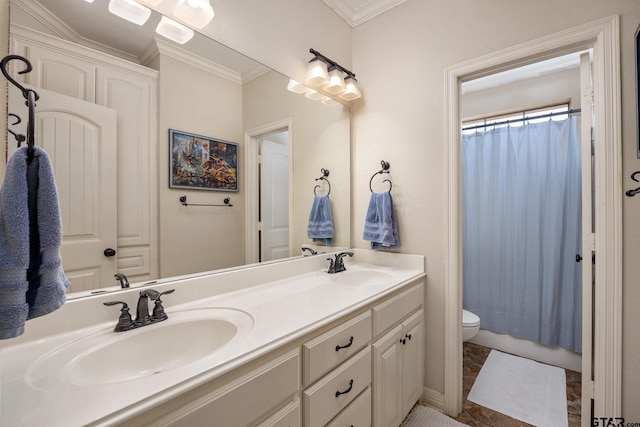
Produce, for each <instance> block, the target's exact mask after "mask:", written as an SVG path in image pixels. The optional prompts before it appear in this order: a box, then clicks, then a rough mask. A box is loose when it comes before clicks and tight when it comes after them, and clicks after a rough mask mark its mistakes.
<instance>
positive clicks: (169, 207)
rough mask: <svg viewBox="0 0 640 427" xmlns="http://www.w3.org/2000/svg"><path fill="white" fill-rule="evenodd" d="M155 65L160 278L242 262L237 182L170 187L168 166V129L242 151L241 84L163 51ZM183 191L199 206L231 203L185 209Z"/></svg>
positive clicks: (241, 204) (240, 201)
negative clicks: (232, 187)
mask: <svg viewBox="0 0 640 427" xmlns="http://www.w3.org/2000/svg"><path fill="white" fill-rule="evenodd" d="M159 67H160V69H159V71H160V77H159V79H158V99H159V101H160V102H159V111H158V123H159V133H158V136H159V137H158V144H159V146H158V172H159V173H158V186H159V189H158V203H159V205H158V206H159V220H160V224H159V225H160V227H159V233H160V236H159V242H160V244H159V252H160V257H159V258H160V277H170V276H176V275H181V274H187V273H194V272H199V271H207V270H213V269H217V268H224V267H231V266H236V265H240V264H244V223H243V220H242V218H243V215H244V202H243V200H244V193H243V192H242V189H243V185H244V184H243V183H242V180H241V179H240V181H239V187H240V190H241V191H240V192H238V193H235V192H220V191H204V190H184V189H178V188H169V167H168V165H169V146H168V133H169V129H176V130H180V131H185V132H189V133H194V134H198V135H204V136H209V137H213V138H218V139H223V140H226V141H232V142H236V143H239V144H240V145H239V152H240V153H242V150H243V148H242V147H243V143H244V142H243V138H244V136H243V135H244V134H243V131H242V86H241V85H240V84H238V83H234V82H231V81H229V80H226V79H222V78H220V77H216V76H214V75H213V74H211V73H209V72H207V71H204V70H202V69H200V68H196V67H193V66H190V65H188V64H186V63H184V62H182V61H178V60H176V59H173V58H171V57H169V56H165V55H162V56H161V57H160V61H159ZM219 99H224V100H225V102H219V101H218V100H219ZM166 100H171V102H166ZM240 159H241V162H242V156H240ZM242 168H243V164H242V163H241V164H240V170H243V169H242ZM240 178H242V177H240ZM182 195H186V196H187V200H188V201H189V202H191V203H203V204H222V201H223V199H224V198H225V197H230V198H231V204H233V207H231V208H229V207H208V206H186V207H185V206H182V204H181V203H180V202H179V199H180V196H182Z"/></svg>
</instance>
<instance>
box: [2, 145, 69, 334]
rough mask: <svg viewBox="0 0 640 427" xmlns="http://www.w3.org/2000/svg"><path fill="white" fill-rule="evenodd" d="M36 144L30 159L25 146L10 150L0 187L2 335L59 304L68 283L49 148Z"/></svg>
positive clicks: (20, 329)
mask: <svg viewBox="0 0 640 427" xmlns="http://www.w3.org/2000/svg"><path fill="white" fill-rule="evenodd" d="M34 149H35V154H34V157H33V161H32V162H31V164H30V165H27V161H26V159H27V147H22V148H20V149H18V150H17V151H16V152H15V153H14V154H13V155H12V156H11V158H10V159H9V162H8V163H7V169H6V172H5V177H4V183H3V185H2V188H0V339H6V338H13V337H16V336H19V335H21V334H22V333H24V324H25V321H26V320H28V319H33V318H35V317H39V316H43V315H45V314H48V313H50V312H52V311H54V310H56V309H58V308H60V307H61V306H62V305H63V304H64V303H65V301H66V289H67V287H68V286H69V281H68V280H67V278H66V277H65V275H64V272H63V270H62V264H61V259H60V244H61V243H62V223H61V220H60V210H59V206H58V193H57V189H56V185H55V179H54V175H53V169H52V168H51V163H50V161H49V157H48V156H47V154H46V153H45V152H44V151H43V150H42V149H40V148H38V147H35V148H34Z"/></svg>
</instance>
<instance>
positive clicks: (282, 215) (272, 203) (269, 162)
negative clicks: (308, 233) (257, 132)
mask: <svg viewBox="0 0 640 427" xmlns="http://www.w3.org/2000/svg"><path fill="white" fill-rule="evenodd" d="M260 187H261V191H260V212H261V221H260V225H261V238H262V239H261V240H262V244H261V245H260V246H261V252H262V255H261V261H271V260H274V259H280V258H286V257H288V256H289V148H288V147H287V146H286V145H283V144H279V143H276V142H272V141H269V140H267V139H263V140H262V145H261V173H260Z"/></svg>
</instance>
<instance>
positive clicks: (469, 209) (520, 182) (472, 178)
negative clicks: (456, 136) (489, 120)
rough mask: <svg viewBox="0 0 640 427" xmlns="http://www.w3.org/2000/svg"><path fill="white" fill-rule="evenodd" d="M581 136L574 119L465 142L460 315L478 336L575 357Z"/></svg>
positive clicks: (579, 306) (579, 308) (579, 304)
mask: <svg viewBox="0 0 640 427" xmlns="http://www.w3.org/2000/svg"><path fill="white" fill-rule="evenodd" d="M579 130H580V119H579V117H571V118H570V119H567V120H561V121H551V120H549V121H547V122H543V123H534V124H528V125H524V126H518V127H504V128H497V129H494V130H490V131H487V132H477V133H474V134H469V135H463V138H462V144H463V147H462V167H463V277H464V293H463V296H464V297H463V306H464V307H465V308H466V309H467V310H469V311H471V312H473V313H476V314H477V315H478V316H479V317H480V322H481V328H482V329H489V330H491V331H493V332H497V333H501V334H509V335H512V336H514V337H518V338H526V339H529V340H532V341H536V342H539V343H542V344H546V345H551V346H558V345H559V346H562V347H565V348H567V349H570V350H573V351H577V352H580V351H581V348H582V339H581V333H582V272H581V264H580V263H577V262H576V254H578V253H581V252H582V251H581V224H582V222H581V199H582V197H581V157H580V137H579ZM583 262H586V261H583Z"/></svg>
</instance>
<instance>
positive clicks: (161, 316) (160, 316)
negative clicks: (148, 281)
mask: <svg viewBox="0 0 640 427" xmlns="http://www.w3.org/2000/svg"><path fill="white" fill-rule="evenodd" d="M174 291H175V289H169V290H168V291H164V292H160V293H159V294H158V296H157V297H156V299H155V300H156V302H155V304H154V306H153V314H151V320H153V321H154V322H160V321H161V320H166V319H168V318H169V316H167V313H165V312H164V307H163V306H162V300H161V299H160V297H161V296H162V295H167V294H172V293H173V292H174Z"/></svg>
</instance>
